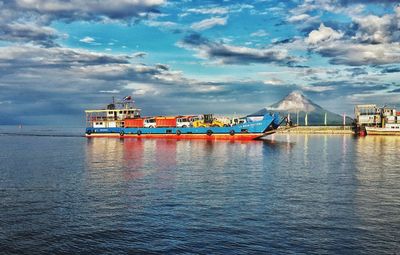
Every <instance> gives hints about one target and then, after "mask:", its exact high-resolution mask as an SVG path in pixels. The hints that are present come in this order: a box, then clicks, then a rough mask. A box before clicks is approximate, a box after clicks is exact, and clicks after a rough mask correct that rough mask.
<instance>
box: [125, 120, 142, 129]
mask: <svg viewBox="0 0 400 255" xmlns="http://www.w3.org/2000/svg"><path fill="white" fill-rule="evenodd" d="M143 123H144V119H141V118H136V119H125V127H128V128H129V127H131V128H138V127H143Z"/></svg>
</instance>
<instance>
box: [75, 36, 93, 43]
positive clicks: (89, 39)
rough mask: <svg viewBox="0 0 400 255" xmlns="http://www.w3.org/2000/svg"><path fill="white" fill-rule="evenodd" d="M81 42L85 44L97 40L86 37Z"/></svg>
mask: <svg viewBox="0 0 400 255" xmlns="http://www.w3.org/2000/svg"><path fill="white" fill-rule="evenodd" d="M79 41H80V42H84V43H92V42H95V41H96V40H95V39H94V38H92V37H90V36H85V37H84V38H82V39H80V40H79Z"/></svg>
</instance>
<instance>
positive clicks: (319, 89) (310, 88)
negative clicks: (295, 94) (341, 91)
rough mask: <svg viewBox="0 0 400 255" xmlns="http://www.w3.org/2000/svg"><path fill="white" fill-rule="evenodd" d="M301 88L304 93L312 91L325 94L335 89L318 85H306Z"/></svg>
mask: <svg viewBox="0 0 400 255" xmlns="http://www.w3.org/2000/svg"><path fill="white" fill-rule="evenodd" d="M301 88H302V90H304V91H312V92H325V91H330V90H334V89H335V88H334V87H333V86H316V85H314V86H310V85H304V86H301Z"/></svg>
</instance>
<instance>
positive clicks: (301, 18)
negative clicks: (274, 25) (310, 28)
mask: <svg viewBox="0 0 400 255" xmlns="http://www.w3.org/2000/svg"><path fill="white" fill-rule="evenodd" d="M310 18H311V16H310V15H308V14H305V13H303V14H299V15H294V16H291V17H290V18H288V21H289V22H301V21H306V20H308V19H310Z"/></svg>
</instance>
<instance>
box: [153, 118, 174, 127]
mask: <svg viewBox="0 0 400 255" xmlns="http://www.w3.org/2000/svg"><path fill="white" fill-rule="evenodd" d="M156 127H176V117H156Z"/></svg>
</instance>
